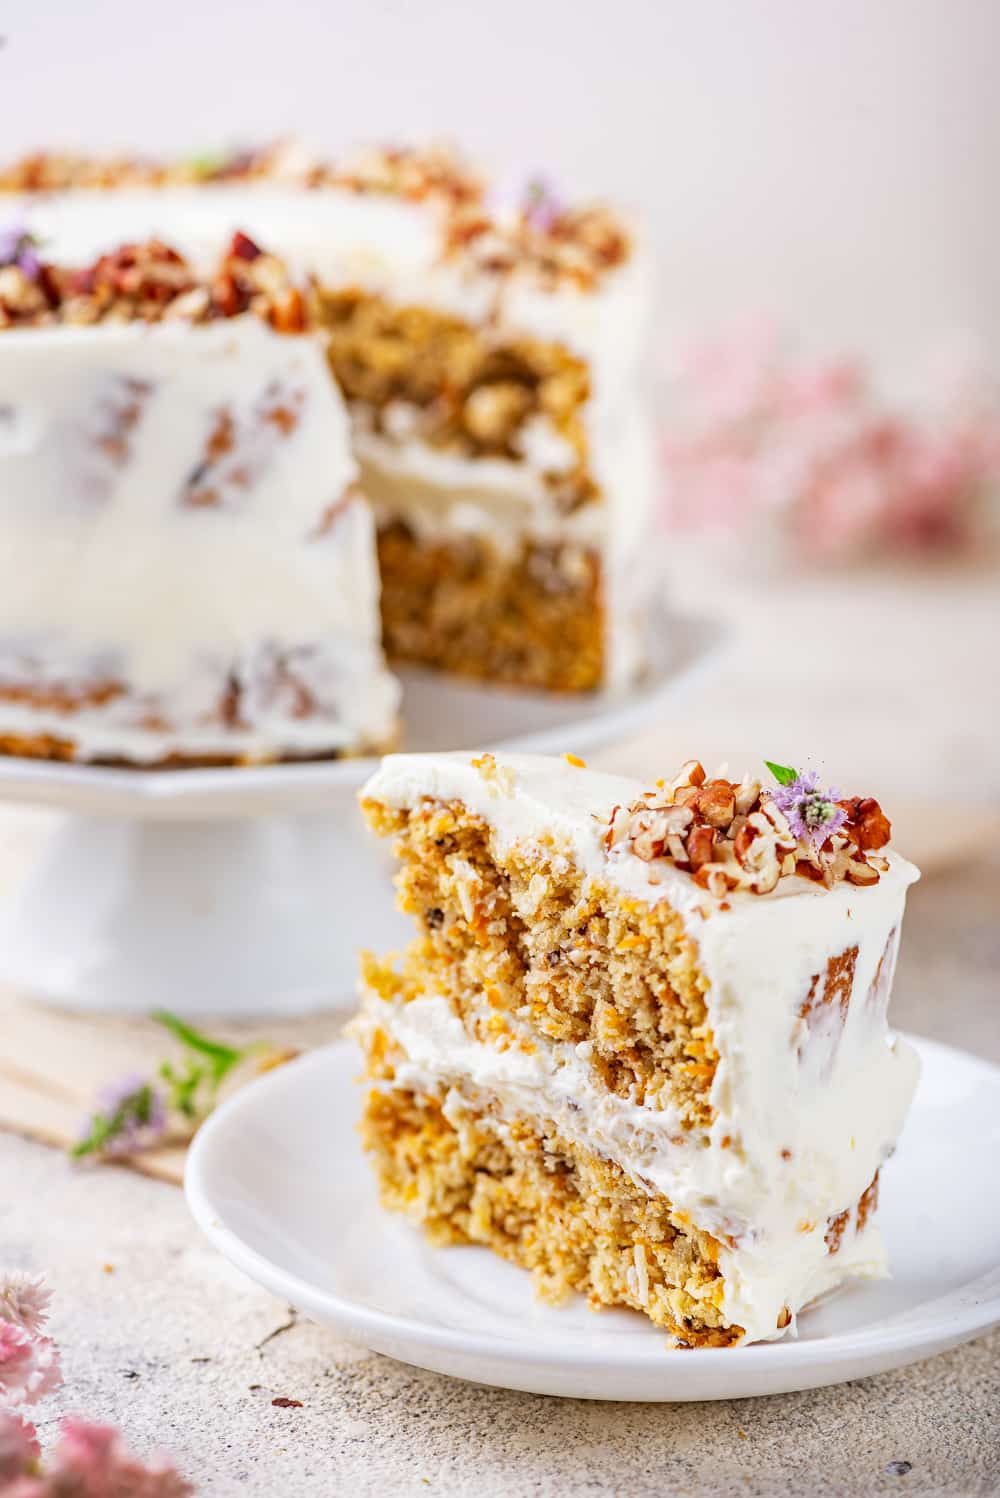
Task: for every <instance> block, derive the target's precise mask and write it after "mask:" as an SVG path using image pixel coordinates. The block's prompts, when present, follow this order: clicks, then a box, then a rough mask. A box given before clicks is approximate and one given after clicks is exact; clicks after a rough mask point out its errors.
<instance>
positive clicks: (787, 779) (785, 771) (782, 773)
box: [764, 759, 799, 785]
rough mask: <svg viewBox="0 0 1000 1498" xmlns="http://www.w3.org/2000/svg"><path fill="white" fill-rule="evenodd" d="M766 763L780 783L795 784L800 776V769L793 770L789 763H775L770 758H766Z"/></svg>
mask: <svg viewBox="0 0 1000 1498" xmlns="http://www.w3.org/2000/svg"><path fill="white" fill-rule="evenodd" d="M764 763H765V765H767V768H768V769H769V770H770V772H771V774H772V775H773V776H774V778H775V780H776V781H777V782H778V784H779V785H794V784H795V782H796V780H798V778H799V772H798V770H793V769H791V768H790V767H789V766H788V765H773V764H772V763H771V761H770V760H769V759H765V761H764Z"/></svg>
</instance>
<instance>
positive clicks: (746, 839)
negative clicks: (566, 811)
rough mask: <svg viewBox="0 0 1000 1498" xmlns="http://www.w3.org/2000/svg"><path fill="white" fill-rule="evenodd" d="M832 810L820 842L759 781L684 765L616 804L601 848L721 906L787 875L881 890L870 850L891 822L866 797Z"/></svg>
mask: <svg viewBox="0 0 1000 1498" xmlns="http://www.w3.org/2000/svg"><path fill="white" fill-rule="evenodd" d="M837 804H838V806H840V807H841V808H842V809H843V811H844V814H845V818H846V819H845V820H844V821H843V822H840V821H839V820H838V823H837V825H836V826H835V827H833V828H832V830H831V832H830V834H829V835H828V836H827V837H826V838H825V839H823V840H822V841H821V842H817V840H816V839H814V838H811V837H806V836H798V835H797V834H796V833H795V832H793V831H792V828H791V827H790V826H789V822H788V818H787V817H786V815H785V813H784V812H783V811H782V810H781V808H780V807H779V806H778V804H777V802H776V801H775V799H774V798H773V796H772V794H771V792H769V791H768V790H767V789H766V788H765V787H763V786H762V785H761V782H760V781H759V780H757V779H755V778H754V777H752V776H749V775H747V776H744V778H743V780H741V781H739V782H736V781H731V780H727V779H725V778H724V777H721V776H716V777H713V778H711V779H710V778H709V777H708V776H707V775H706V774H705V769H704V766H703V765H701V764H700V762H699V761H698V760H688V762H687V763H686V764H685V765H683V766H682V767H681V769H680V771H679V772H678V774H677V775H676V776H674V778H673V779H672V780H669V781H662V780H661V781H658V782H657V784H656V786H655V787H654V789H653V790H651V791H647V792H646V794H645V795H644V796H641V797H640V798H639V800H638V801H634V802H633V803H632V805H631V806H615V807H613V808H612V811H611V814H610V816H609V818H608V824H607V832H606V833H605V839H604V842H605V847H606V848H607V850H608V852H609V853H614V852H616V851H618V852H621V851H625V852H628V853H630V854H631V855H633V856H634V857H636V858H639V859H641V860H642V861H643V862H644V863H648V864H650V865H651V866H652V867H651V870H650V879H651V882H653V883H656V882H658V874H657V872H656V867H655V866H656V865H657V864H658V863H659V862H661V861H664V862H669V863H672V864H673V865H674V867H675V868H678V869H681V870H683V871H684V872H685V873H689V874H691V875H692V877H693V878H694V879H695V881H696V883H698V884H700V885H701V886H702V888H704V889H706V890H707V891H708V892H709V894H711V895H713V896H714V897H715V898H716V899H717V900H720V901H724V900H725V896H726V895H727V894H728V893H729V892H730V891H731V890H747V891H749V892H750V893H751V894H755V895H766V894H769V893H770V892H771V891H772V890H773V889H775V888H776V887H777V884H778V882H779V880H780V879H783V878H786V877H789V876H798V877H799V878H803V879H810V880H812V881H814V882H815V883H818V884H823V885H825V886H826V887H827V888H831V887H832V886H833V885H835V884H839V883H840V882H841V881H843V880H847V881H848V882H850V883H851V884H857V885H867V884H877V883H878V880H879V876H880V873H884V871H885V870H886V868H887V867H888V864H887V863H886V861H885V859H883V858H878V857H869V854H870V853H874V852H875V850H877V849H879V848H882V847H884V846H885V844H886V843H887V842H888V840H889V834H890V830H891V829H890V826H889V821H888V819H887V818H886V816H885V815H884V813H883V811H882V809H881V807H880V806H879V804H878V802H877V801H874V800H872V799H871V798H870V797H867V798H862V797H855V798H854V799H852V800H847V801H840V802H838V803H837ZM727 908H728V907H727Z"/></svg>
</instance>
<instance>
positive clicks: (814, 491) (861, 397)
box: [662, 328, 1000, 557]
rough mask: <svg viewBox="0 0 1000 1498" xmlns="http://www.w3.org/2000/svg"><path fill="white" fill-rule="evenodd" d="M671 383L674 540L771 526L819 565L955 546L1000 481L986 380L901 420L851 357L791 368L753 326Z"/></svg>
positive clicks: (667, 459) (697, 358)
mask: <svg viewBox="0 0 1000 1498" xmlns="http://www.w3.org/2000/svg"><path fill="white" fill-rule="evenodd" d="M675 386H676V389H675V392H674V405H675V409H678V410H680V411H681V413H682V417H681V420H680V425H679V427H678V428H677V429H676V430H674V431H672V432H670V433H669V434H668V435H667V437H666V438H665V440H664V442H663V448H662V457H663V470H664V477H665V482H666V488H667V493H666V498H667V503H668V510H669V521H670V524H671V525H672V526H673V527H674V528H676V529H688V530H696V531H699V530H700V531H705V530H710V531H711V530H714V531H720V530H722V531H727V532H730V533H731V534H733V535H744V534H749V533H751V532H753V531H755V530H759V529H760V527H761V525H762V523H766V522H771V523H772V524H773V523H774V522H775V521H777V522H778V523H779V524H780V526H781V527H782V529H783V531H784V534H785V535H786V537H787V538H788V540H789V541H790V543H791V545H792V547H793V549H796V550H798V551H799V552H801V553H803V554H805V555H807V556H814V557H828V556H843V555H845V554H850V553H853V552H858V551H860V550H863V549H865V548H872V547H876V548H877V547H891V548H899V547H901V546H907V547H925V548H926V547H930V546H941V545H944V544H949V545H954V544H958V543H961V542H964V541H967V540H968V539H969V538H970V536H971V535H972V534H973V533H974V531H975V527H976V524H977V521H978V519H979V514H980V510H981V508H982V505H983V502H984V499H985V498H986V497H987V495H988V492H989V491H990V489H991V488H992V487H993V486H995V485H997V483H998V482H1000V401H998V399H997V396H996V393H995V392H994V391H993V390H992V389H991V388H990V387H989V386H988V385H987V383H986V382H985V381H984V380H983V379H980V380H979V381H978V383H975V382H973V381H972V380H971V379H969V380H966V382H965V384H964V385H963V386H962V388H961V390H960V391H959V392H958V395H957V398H953V399H952V400H951V401H950V402H949V403H947V404H945V403H942V402H941V401H940V400H939V401H938V402H937V403H936V406H935V409H934V411H933V412H932V413H931V414H930V415H927V416H923V417H919V416H917V415H905V414H903V413H900V412H895V411H891V410H889V409H888V408H887V407H885V405H884V403H882V402H881V401H880V400H879V399H878V398H877V396H876V395H875V394H874V392H873V390H872V389H871V387H870V385H869V383H868V381H867V380H866V378H865V374H864V370H863V368H862V366H861V364H860V363H859V362H858V361H857V360H850V359H831V360H825V361H820V362H817V363H814V364H805V365H796V364H793V363H790V362H789V361H788V359H787V357H785V356H783V353H782V348H781V342H780V340H779V339H778V338H777V337H776V336H775V335H774V334H773V332H772V333H768V332H767V331H766V330H762V329H760V328H752V329H750V330H748V331H746V332H745V333H744V334H742V335H740V336H737V337H734V338H731V339H729V340H726V341H722V342H720V343H716V344H713V345H709V346H707V347H703V348H701V349H696V350H694V351H693V352H691V353H690V354H689V355H688V357H687V358H686V359H685V360H683V361H682V363H681V365H680V368H679V370H678V371H676V378H675Z"/></svg>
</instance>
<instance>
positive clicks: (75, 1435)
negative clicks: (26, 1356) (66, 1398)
mask: <svg viewBox="0 0 1000 1498" xmlns="http://www.w3.org/2000/svg"><path fill="white" fill-rule="evenodd" d="M0 1485H2V1486H0V1492H2V1494H3V1498H190V1495H191V1494H192V1493H193V1492H194V1491H195V1490H194V1488H193V1487H192V1486H191V1484H190V1483H189V1482H185V1480H184V1479H183V1478H182V1477H181V1476H180V1474H179V1473H178V1471H177V1469H176V1467H175V1466H174V1465H173V1463H172V1462H170V1461H168V1460H166V1458H163V1457H159V1458H154V1459H153V1460H152V1461H151V1462H150V1463H149V1464H148V1465H147V1464H146V1463H145V1462H141V1461H139V1460H138V1459H137V1458H136V1457H134V1456H133V1455H132V1454H131V1452H130V1451H129V1450H128V1448H127V1447H126V1445H125V1443H124V1441H123V1439H122V1437H121V1435H120V1433H119V1432H118V1431H117V1430H115V1429H114V1428H113V1427H112V1426H110V1425H93V1424H91V1423H90V1422H89V1421H86V1420H79V1419H76V1418H74V1417H70V1418H68V1419H66V1420H64V1421H63V1422H62V1429H61V1435H60V1438H59V1442H58V1444H57V1445H56V1447H55V1450H54V1451H53V1452H52V1455H51V1457H50V1458H49V1460H48V1461H47V1462H45V1463H44V1465H43V1464H42V1462H41V1459H40V1450H39V1446H38V1441H37V1439H36V1437H35V1435H34V1432H33V1431H32V1429H31V1427H30V1426H29V1425H27V1424H26V1423H25V1422H24V1421H19V1420H17V1419H16V1418H15V1417H13V1416H5V1415H0Z"/></svg>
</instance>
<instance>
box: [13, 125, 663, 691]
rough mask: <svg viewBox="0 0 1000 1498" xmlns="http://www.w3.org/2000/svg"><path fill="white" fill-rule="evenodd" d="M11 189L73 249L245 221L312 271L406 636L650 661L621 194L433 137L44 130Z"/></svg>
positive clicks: (636, 337)
mask: <svg viewBox="0 0 1000 1498" xmlns="http://www.w3.org/2000/svg"><path fill="white" fill-rule="evenodd" d="M3 191H6V192H7V193H8V194H11V195H14V196H13V198H12V200H13V201H19V203H20V207H21V210H22V211H23V212H24V213H26V214H27V215H29V217H30V222H31V223H32V225H33V226H34V227H36V228H37V230H38V232H39V233H40V234H41V235H42V236H43V237H44V238H45V240H46V242H47V243H49V244H53V245H55V246H57V247H58V248H59V250H60V252H61V253H63V254H65V255H69V256H71V257H79V256H81V255H84V256H85V255H90V254H93V253H94V252H95V251H96V250H97V249H98V248H102V247H103V246H104V245H106V244H107V243H108V242H109V240H111V239H113V238H126V237H127V238H135V237H138V236H143V235H148V234H152V233H155V234H158V235H162V236H166V237H168V238H169V239H170V241H171V242H172V243H176V244H178V245H179V247H180V248H181V249H183V250H184V252H185V253H186V254H188V255H189V256H192V257H194V258H195V259H199V258H203V257H204V256H205V254H206V251H207V250H208V249H214V246H215V245H216V244H217V243H218V242H219V240H220V237H221V236H222V235H223V234H224V233H227V232H229V231H231V229H232V228H233V226H234V225H235V224H237V223H238V224H241V225H244V226H245V227H246V228H247V230H248V232H249V233H251V234H252V235H253V236H254V237H255V238H258V239H260V240H261V242H263V243H267V244H268V245H270V246H272V247H273V248H274V249H275V250H276V252H277V253H279V254H280V255H281V256H282V257H283V258H285V259H286V260H287V261H288V262H289V263H290V264H291V265H293V266H294V267H295V268H296V269H297V270H300V271H306V272H308V273H310V274H311V275H312V276H314V277H315V279H316V281H317V284H318V287H319V300H318V318H319V321H320V323H321V325H322V326H323V328H324V330H325V332H326V335H327V340H328V352H329V359H330V363H331V366H332V369H333V371H334V373H335V375H336V378H337V380H338V382H339V384H340V387H341V390H342V391H343V394H344V398H345V400H346V403H347V406H348V410H349V412H350V417H351V425H352V431H353V444H354V451H355V453H356V455H357V458H358V461H359V463H360V467H361V477H362V483H363V486H364V488H365V490H366V492H367V494H368V495H369V498H370V500H371V503H372V505H373V506H374V510H375V514H376V519H377V529H378V554H379V565H380V570H381V578H382V623H383V631H384V639H385V644H386V648H387V650H388V652H389V655H390V656H391V657H393V658H395V659H397V660H402V661H414V662H419V663H422V664H425V665H430V666H434V667H439V668H443V669H445V670H449V671H455V672H459V673H463V674H467V675H471V676H476V677H480V678H483V679H487V680H493V681H500V682H508V683H513V684H518V685H526V686H538V687H546V688H550V689H556V690H567V691H578V690H583V691H586V690H593V689H595V688H601V687H610V688H614V687H617V686H621V685H622V684H623V683H626V682H627V681H628V680H629V679H630V678H631V677H633V676H634V675H635V674H636V672H637V671H638V670H639V669H640V667H641V665H642V661H643V637H644V620H645V613H646V608H647V604H648V600H649V598H650V595H651V590H652V588H653V587H654V586H655V583H656V578H655V576H654V575H653V573H652V571H651V567H650V564H649V547H648V543H647V538H648V535H649V529H650V524H651V510H650V506H651V496H652V484H651V478H650V474H651V467H650V443H649V433H648V429H647V422H646V419H645V415H644V411H643V404H642V401H641V399H640V398H639V395H638V371H639V362H640V352H641V343H642V331H643V325H644V320H645V312H646V296H645V279H646V278H645V274H644V269H643V258H642V256H641V254H640V252H639V250H638V248H637V245H636V238H635V234H634V232H633V230H632V228H631V227H630V226H629V225H628V224H627V223H626V221H625V220H624V219H623V218H622V216H621V215H619V214H618V213H615V212H613V211H612V210H610V209H609V208H607V207H605V206H603V205H593V204H587V203H580V202H573V201H570V200H569V199H568V198H567V197H566V196H565V195H564V194H563V193H561V192H559V191H557V190H556V189H555V188H554V186H553V185H552V183H551V182H550V181H549V180H548V179H546V178H544V177H542V176H541V175H540V174H531V173H528V174H525V176H524V177H523V178H522V179H519V180H517V181H511V182H509V183H503V182H500V183H496V182H493V183H491V182H489V181H487V180H486V179H485V178H484V177H483V176H482V175H481V174H480V173H478V172H475V171H473V170H472V169H470V168H469V167H468V166H467V165H466V164H465V163H464V162H462V161H461V160H459V159H458V158H457V157H456V156H455V155H454V154H453V153H451V152H449V151H445V150H442V149H436V148H435V149H426V150H416V149H406V148H383V147H378V148H367V149H364V150H361V151H357V152H354V153H353V154H351V155H348V156H345V157H343V158H342V159H339V160H334V161H331V160H327V159H324V158H322V157H319V156H314V155H310V154H309V153H307V152H305V151H304V150H303V149H302V148H301V147H300V146H294V145H293V146H280V147H270V148H265V149H261V150H256V151H246V152H239V153H236V154H233V155H229V156H225V155H223V156H212V157H201V158H195V159H192V160H188V161H181V162H167V163H163V162H159V163H158V162H149V161H144V160H141V159H130V158H119V159H112V160H94V159H90V158H85V157H77V156H69V155H60V154H57V153H41V154H37V155H35V156H32V157H28V158H25V159H24V160H22V161H21V162H18V163H15V164H14V165H13V166H11V167H9V168H7V169H5V170H0V192H3Z"/></svg>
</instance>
